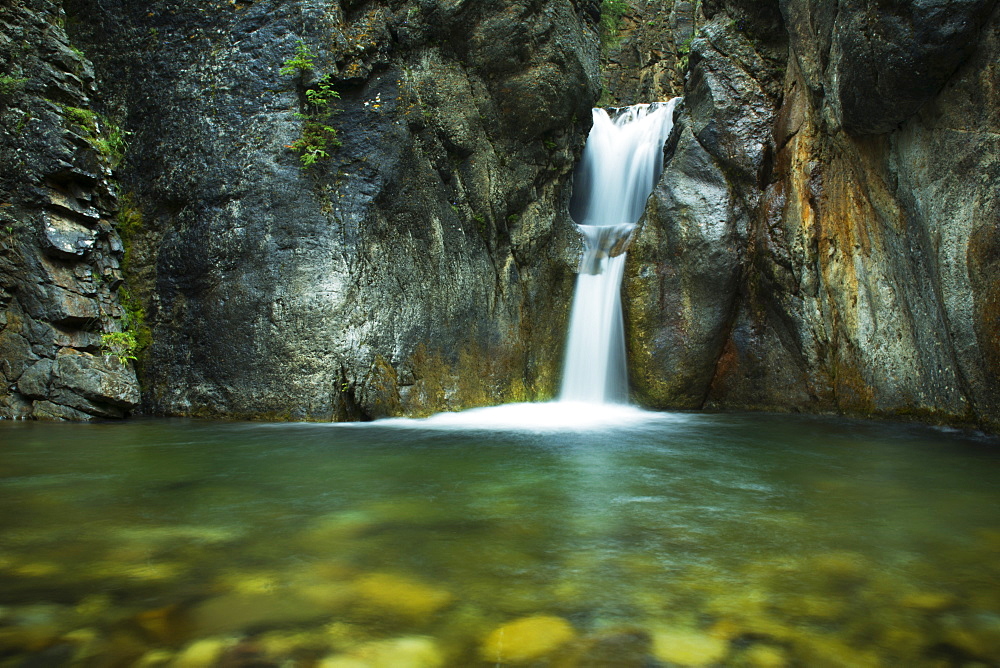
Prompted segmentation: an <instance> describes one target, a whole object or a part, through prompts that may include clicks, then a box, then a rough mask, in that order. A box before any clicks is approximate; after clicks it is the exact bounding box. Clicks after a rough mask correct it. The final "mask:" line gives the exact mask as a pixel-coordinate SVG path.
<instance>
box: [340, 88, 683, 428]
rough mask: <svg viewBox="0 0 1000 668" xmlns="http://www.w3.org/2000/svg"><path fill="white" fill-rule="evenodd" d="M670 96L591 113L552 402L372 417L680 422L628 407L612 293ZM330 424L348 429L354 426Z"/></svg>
mask: <svg viewBox="0 0 1000 668" xmlns="http://www.w3.org/2000/svg"><path fill="white" fill-rule="evenodd" d="M678 99H679V98H678ZM677 101H678V100H677V99H675V100H671V101H670V102H665V103H657V104H640V105H636V106H634V107H627V108H624V109H619V110H617V113H616V114H615V115H614V117H612V116H609V115H608V113H607V112H606V111H604V110H603V109H595V110H594V127H593V129H592V130H591V131H590V136H589V138H588V139H587V146H586V148H585V149H584V152H583V159H582V161H581V163H580V165H579V167H578V168H577V172H576V182H575V185H574V188H573V200H572V202H571V204H570V213H571V214H572V215H573V219H574V220H575V221H576V222H577V223H578V227H579V229H580V233H581V234H582V235H583V237H584V241H585V250H584V255H583V258H582V259H581V261H580V275H579V277H578V279H577V284H576V292H575V294H574V297H573V307H572V316H571V318H570V328H569V333H568V337H567V339H568V340H567V355H566V360H565V364H564V369H563V382H562V388H561V390H560V393H559V401H555V402H546V403H520V404H505V405H503V406H493V407H490V408H474V409H471V410H466V411H459V412H455V413H437V414H435V415H432V416H431V417H429V418H421V419H409V418H395V419H387V420H379V421H378V424H381V425H384V426H389V427H391V426H397V427H400V428H403V429H410V428H412V427H413V425H414V423H419V424H420V426H421V428H423V429H442V430H445V431H454V430H461V431H468V430H485V431H488V432H494V431H497V430H518V431H520V430H527V431H530V432H548V431H565V430H569V429H583V430H594V429H616V428H619V427H621V426H623V425H633V426H634V425H636V424H639V423H652V422H656V423H658V424H661V423H663V422H676V421H683V420H685V419H687V418H685V417H683V416H680V415H678V414H672V413H657V412H648V411H643V410H641V409H639V408H637V407H635V406H629V405H627V401H628V377H627V375H626V372H625V342H624V336H623V326H622V312H621V299H620V297H619V291H620V290H621V280H622V272H623V271H624V268H625V254H624V253H625V250H626V248H627V247H628V244H629V242H630V241H631V238H632V232H633V230H634V229H635V224H636V223H637V222H638V220H639V217H640V216H641V215H642V211H643V209H644V208H645V206H646V199H647V198H648V197H649V194H650V192H652V190H653V186H654V185H655V183H656V181H657V179H659V176H660V171H661V170H662V168H663V145H664V143H666V141H667V137H668V136H669V134H670V129H671V127H672V125H673V122H672V121H673V115H674V107H675V106H676V104H677ZM595 404H602V405H599V406H598V405H595ZM337 424H338V426H339V427H341V428H350V427H351V425H361V424H362V423H349V422H344V423H337ZM358 428H361V427H360V426H358Z"/></svg>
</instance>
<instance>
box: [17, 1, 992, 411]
mask: <svg viewBox="0 0 1000 668" xmlns="http://www.w3.org/2000/svg"><path fill="white" fill-rule="evenodd" d="M621 5H622V3H609V2H605V3H603V5H601V4H599V3H597V2H596V1H594V0H511V1H505V2H502V3H477V2H472V1H469V0H465V1H462V0H457V1H454V2H452V1H449V2H431V1H424V0H412V1H408V2H403V1H400V0H342V1H341V2H328V1H326V0H323V1H320V0H257V1H227V2H223V1H218V2H209V1H197V2H196V1H195V0H155V1H153V2H149V3H141V4H140V3H130V2H125V1H124V0H101V1H100V2H98V1H97V0H65V2H64V3H63V4H62V5H60V4H57V3H54V2H50V1H49V0H0V9H2V15H0V51H2V52H3V55H4V59H3V63H4V64H3V65H0V151H2V156H3V160H2V161H0V359H2V362H3V363H2V367H0V372H2V373H3V376H4V377H3V380H4V386H3V390H2V391H0V415H2V416H4V417H36V418H62V419H91V418H95V417H99V418H103V417H118V416H123V415H126V414H129V413H132V412H143V413H146V414H151V415H194V416H207V417H212V416H216V417H232V418H254V419H309V420H356V419H370V418H375V417H380V416H386V415H403V414H405V415H421V414H427V413H430V412H433V411H438V410H445V409H460V408H465V407H471V406H477V405H484V404H490V403H499V402H505V401H516V400H538V399H546V398H549V397H551V396H552V395H553V393H554V391H555V388H556V386H557V383H558V377H557V376H558V374H559V363H560V359H561V356H562V348H563V337H564V332H565V326H566V321H567V315H568V314H567V311H568V305H569V302H570V293H571V290H572V283H573V279H574V271H575V266H576V260H577V257H578V253H579V249H580V239H579V236H578V234H577V232H576V231H575V229H574V227H573V224H572V221H571V219H570V216H569V213H568V206H567V204H568V200H569V196H570V192H571V188H572V173H573V167H574V164H575V163H576V161H577V160H578V159H579V156H580V152H581V149H582V145H583V141H584V138H585V136H586V132H587V130H588V129H589V124H590V108H591V106H593V105H595V104H597V103H598V100H601V103H602V104H610V105H618V104H632V103H638V102H646V101H653V98H660V99H662V98H665V97H669V96H673V95H683V96H684V102H683V103H682V104H681V105H680V106H679V108H678V113H677V116H676V123H675V127H674V132H673V134H672V136H671V138H670V140H669V141H668V142H667V146H666V147H665V151H666V157H667V162H666V169H665V171H664V173H663V176H662V178H661V179H660V181H659V183H658V185H657V187H656V189H655V191H654V193H653V195H652V197H651V198H650V200H649V202H648V205H647V208H646V212H645V215H644V218H643V220H642V222H641V225H640V227H641V229H640V231H639V233H638V235H637V237H636V239H635V241H634V243H633V246H632V248H631V250H630V253H629V257H628V265H627V268H626V277H625V287H624V300H623V301H624V308H625V311H626V313H625V320H626V334H627V340H628V348H629V350H628V352H629V360H630V362H629V363H630V377H631V382H632V385H633V394H634V398H635V400H636V401H637V402H638V403H640V404H642V405H644V406H648V407H652V408H661V409H667V408H685V409H687V408H710V409H739V410H743V409H753V410H778V411H814V412H840V413H844V414H849V415H858V416H882V417H907V418H914V419H919V420H923V421H930V422H936V423H948V424H956V425H962V426H974V427H978V428H982V429H986V430H989V431H996V430H997V429H998V428H1000V382H998V373H1000V334H998V332H1000V282H998V276H1000V273H998V269H1000V267H998V263H1000V231H998V221H1000V204H998V199H997V185H998V183H1000V178H998V177H1000V167H998V159H997V156H998V155H1000V146H998V139H997V138H998V137H1000V112H998V111H997V110H998V109H1000V99H998V90H1000V85H998V84H1000V72H998V65H997V63H998V48H1000V44H998V43H1000V10H998V8H997V2H996V1H995V0H962V1H959V2H948V3H943V2H934V1H932V0H908V1H907V0H888V1H879V2H876V1H875V0H835V1H831V2H826V1H820V0H780V1H779V0H767V1H753V0H703V1H702V2H689V1H687V0H668V1H664V2H661V3H631V5H630V6H629V7H628V8H627V9H626V10H624V13H623V14H622V15H621V16H619V17H618V18H617V19H616V21H615V22H612V23H613V33H609V28H608V26H609V25H612V23H609V22H607V21H603V20H602V18H601V9H602V6H603V8H604V10H605V18H607V12H608V11H609V8H610V7H612V6H615V7H618V9H620V8H621ZM616 11H617V10H616ZM601 33H603V34H601ZM307 163H308V164H307ZM120 332H127V333H129V334H130V335H132V336H133V337H134V339H135V342H134V345H133V346H130V347H126V349H124V351H123V349H121V348H119V349H118V353H119V354H118V355H108V354H106V353H108V352H114V341H115V339H113V338H108V336H109V335H113V334H116V333H120ZM133 352H134V353H135V356H136V357H137V359H136V360H130V359H129V355H130V354H132V353H133ZM136 372H138V373H136ZM140 385H141V388H142V391H141V397H140V392H139V387H140Z"/></svg>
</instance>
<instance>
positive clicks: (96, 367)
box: [0, 0, 139, 420]
mask: <svg viewBox="0 0 1000 668" xmlns="http://www.w3.org/2000/svg"><path fill="white" fill-rule="evenodd" d="M63 26H64V17H63V14H62V9H61V8H60V7H59V6H58V5H56V4H55V3H52V2H49V1H48V0H23V1H21V0H19V1H17V2H4V3H2V4H0V63H2V64H0V381H2V382H3V386H2V387H0V418H26V417H32V418H53V419H70V420H90V419H95V418H114V417H123V416H124V415H126V414H128V413H129V412H131V411H132V410H134V409H135V408H136V407H137V406H138V403H139V388H138V384H137V382H136V376H135V371H134V369H133V368H132V366H131V365H130V362H129V359H128V356H127V355H128V353H127V351H125V350H122V351H120V352H121V353H122V354H121V359H119V358H118V357H116V356H112V355H106V354H105V353H106V352H108V351H107V345H106V344H105V342H104V341H103V340H102V335H105V334H112V333H117V332H121V331H122V329H123V327H125V326H126V325H125V324H124V323H123V320H124V319H126V313H125V311H124V310H123V309H122V307H121V305H120V300H119V298H118V297H119V295H118V292H119V288H120V286H121V285H122V271H121V266H120V264H121V261H122V258H123V247H122V242H121V238H120V236H119V234H118V232H117V231H116V229H115V220H116V214H117V212H118V209H119V201H118V195H117V191H116V188H115V182H114V179H113V178H112V166H113V164H114V163H115V161H116V159H117V157H118V153H119V147H118V145H117V143H116V137H115V132H114V128H113V125H112V124H111V123H109V121H108V120H107V119H106V117H104V116H103V115H102V114H101V113H99V111H98V110H97V109H96V107H95V103H96V102H97V89H96V87H95V77H94V71H93V68H92V66H91V63H90V61H89V60H88V59H87V58H86V56H85V55H84V54H83V53H82V52H80V50H79V49H77V48H75V47H74V46H73V45H72V44H71V42H70V41H69V39H68V37H67V35H66V32H65V30H64V29H63ZM119 138H120V137H119Z"/></svg>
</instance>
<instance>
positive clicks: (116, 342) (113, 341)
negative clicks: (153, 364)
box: [101, 331, 138, 365]
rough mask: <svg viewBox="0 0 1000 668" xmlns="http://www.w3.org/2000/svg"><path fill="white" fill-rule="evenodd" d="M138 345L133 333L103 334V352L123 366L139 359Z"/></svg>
mask: <svg viewBox="0 0 1000 668" xmlns="http://www.w3.org/2000/svg"><path fill="white" fill-rule="evenodd" d="M137 348H138V343H137V342H136V340H135V334H133V333H132V332H127V331H126V332H109V333H107V334H101V350H102V351H104V354H105V355H106V356H111V357H115V358H117V359H118V361H119V362H121V363H122V365H126V364H128V361H129V360H134V359H138V358H137V357H136V356H135V353H136V350H137Z"/></svg>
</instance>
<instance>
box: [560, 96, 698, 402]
mask: <svg viewBox="0 0 1000 668" xmlns="http://www.w3.org/2000/svg"><path fill="white" fill-rule="evenodd" d="M679 99H680V98H675V99H673V100H671V101H670V102H666V103H655V104H639V105H635V106H631V107H625V108H622V109H617V110H615V114H614V115H613V116H612V115H610V114H608V112H607V111H605V110H604V109H594V111H593V114H594V126H593V128H592V129H591V131H590V135H589V136H588V137H587V145H586V147H585V148H584V151H583V159H582V160H581V162H580V165H579V166H578V167H577V171H576V176H575V184H574V188H573V197H572V201H571V202H570V213H571V214H572V216H573V219H574V220H575V221H576V222H577V227H578V228H579V230H580V232H581V234H582V235H583V239H584V253H583V257H582V259H581V260H580V268H579V276H578V277H577V281H576V290H575V292H574V295H573V306H572V310H571V315H570V325H569V333H568V335H567V343H566V359H565V362H564V366H563V380H562V387H561V388H560V392H559V400H560V401H573V402H588V403H626V402H627V401H628V375H627V372H626V368H625V336H624V327H623V324H622V308H621V281H622V273H623V271H624V269H625V251H626V250H627V249H628V244H629V243H630V242H631V240H632V234H633V232H634V230H635V225H636V223H637V222H638V221H639V217H640V216H641V215H642V212H643V210H644V209H645V207H646V200H647V198H648V197H649V194H650V193H651V192H652V190H653V186H654V185H655V184H656V180H657V179H658V178H659V176H660V172H661V170H662V169H663V144H664V143H665V142H666V140H667V137H668V136H669V135H670V130H671V128H672V127H673V116H674V107H675V106H676V104H677V102H678V101H679Z"/></svg>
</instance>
